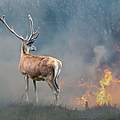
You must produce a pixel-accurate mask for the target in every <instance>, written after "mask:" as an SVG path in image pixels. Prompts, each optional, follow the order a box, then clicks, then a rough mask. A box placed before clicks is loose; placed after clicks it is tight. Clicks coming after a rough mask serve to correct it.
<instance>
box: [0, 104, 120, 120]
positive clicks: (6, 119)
mask: <svg viewBox="0 0 120 120" xmlns="http://www.w3.org/2000/svg"><path fill="white" fill-rule="evenodd" d="M0 120H120V109H118V108H115V107H111V106H109V107H95V108H91V109H87V110H78V109H70V108H67V107H62V106H54V105H46V106H45V105H44V106H43V105H33V104H11V105H6V106H4V107H1V108H0Z"/></svg>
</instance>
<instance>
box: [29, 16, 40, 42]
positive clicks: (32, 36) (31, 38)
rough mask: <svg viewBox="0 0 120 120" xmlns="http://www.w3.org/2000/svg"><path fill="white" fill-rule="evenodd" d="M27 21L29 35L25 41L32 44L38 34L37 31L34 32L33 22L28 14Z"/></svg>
mask: <svg viewBox="0 0 120 120" xmlns="http://www.w3.org/2000/svg"><path fill="white" fill-rule="evenodd" d="M28 19H29V22H30V31H31V34H30V36H29V37H28V39H27V41H28V42H29V43H33V42H34V41H35V39H36V38H37V37H38V36H39V32H38V31H34V28H33V20H32V17H31V15H30V14H29V15H28Z"/></svg>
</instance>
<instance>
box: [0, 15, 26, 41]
mask: <svg viewBox="0 0 120 120" xmlns="http://www.w3.org/2000/svg"><path fill="white" fill-rule="evenodd" d="M0 21H1V22H3V24H4V25H5V26H6V27H7V28H8V30H9V31H10V32H11V33H13V34H14V35H15V36H16V37H17V38H19V39H21V40H22V41H24V40H25V39H24V38H23V37H22V36H20V35H18V34H17V33H16V32H15V31H14V29H13V28H11V27H10V26H9V25H8V24H7V22H6V21H5V16H4V15H3V16H1V17H0Z"/></svg>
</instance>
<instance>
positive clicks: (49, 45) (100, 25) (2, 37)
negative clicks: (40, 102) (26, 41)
mask: <svg viewBox="0 0 120 120" xmlns="http://www.w3.org/2000/svg"><path fill="white" fill-rule="evenodd" d="M119 11H120V0H114V1H113V0H35V1H34V0H4V1H2V0H1V1H0V15H5V17H6V21H7V22H8V23H9V24H10V25H12V26H13V28H14V29H15V30H16V31H17V33H19V34H20V35H23V36H25V35H26V34H28V33H29V25H28V17H27V15H28V14H31V16H32V17H33V20H34V26H35V29H38V30H39V32H40V35H39V37H38V39H37V41H36V43H35V45H36V47H37V51H36V52H35V53H34V54H39V55H50V56H53V57H56V58H58V59H60V60H61V61H62V62H63V69H62V72H61V77H60V79H63V80H64V82H65V84H64V89H63V91H62V92H61V97H62V98H61V99H62V100H61V101H62V102H64V103H67V102H66V101H67V100H68V98H71V97H72V96H75V95H81V94H82V93H83V92H84V90H82V89H80V88H76V86H75V85H73V84H74V83H75V82H77V81H80V78H81V76H87V77H88V78H89V80H90V81H92V82H95V81H96V78H95V67H96V66H99V65H100V63H101V62H103V63H107V64H109V65H112V64H113V63H114V62H116V61H117V60H118V59H119V57H118V54H117V53H116V50H115V49H114V44H117V45H119V44H120V42H119V37H120V36H119V33H120V29H119V26H120V23H119V22H120V21H119V20H120V12H119ZM0 42H1V43H0V94H1V96H0V99H1V101H2V100H4V101H5V100H6V101H8V100H12V99H18V98H19V96H20V95H21V94H22V92H23V91H24V80H23V77H22V75H21V74H20V73H19V71H18V62H19V55H20V40H18V39H16V38H15V37H14V35H12V34H11V33H9V32H8V31H7V30H6V28H5V27H4V25H2V24H0ZM119 54H120V53H119ZM113 58H114V59H113ZM118 71H119V69H118ZM85 80H86V81H87V80H88V79H85ZM31 86H32V82H31ZM38 86H39V88H38V89H39V90H38V91H39V98H43V99H46V100H47V99H50V100H51V97H50V96H51V92H50V89H49V87H48V86H47V85H46V84H44V83H38ZM31 92H32V87H31Z"/></svg>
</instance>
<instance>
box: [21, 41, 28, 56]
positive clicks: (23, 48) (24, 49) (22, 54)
mask: <svg viewBox="0 0 120 120" xmlns="http://www.w3.org/2000/svg"><path fill="white" fill-rule="evenodd" d="M29 53H30V51H29V49H27V48H26V47H25V45H24V43H22V44H21V57H23V56H25V55H26V54H29Z"/></svg>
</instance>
